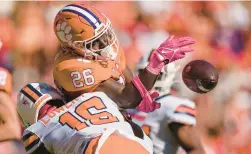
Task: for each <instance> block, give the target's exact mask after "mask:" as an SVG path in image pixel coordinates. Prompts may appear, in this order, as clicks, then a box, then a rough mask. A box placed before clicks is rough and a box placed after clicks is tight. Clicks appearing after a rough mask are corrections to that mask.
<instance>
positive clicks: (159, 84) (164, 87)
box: [136, 50, 179, 96]
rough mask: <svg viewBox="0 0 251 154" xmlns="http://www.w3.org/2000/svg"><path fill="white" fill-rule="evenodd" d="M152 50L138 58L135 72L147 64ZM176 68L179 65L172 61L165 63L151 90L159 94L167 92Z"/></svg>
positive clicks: (172, 82)
mask: <svg viewBox="0 0 251 154" xmlns="http://www.w3.org/2000/svg"><path fill="white" fill-rule="evenodd" d="M152 51H153V50H152ZM152 51H150V52H147V53H145V54H144V56H143V57H142V58H141V59H140V61H139V63H138V64H137V65H136V74H138V73H139V72H141V71H142V70H143V69H144V68H145V67H146V66H147V64H148V62H149V58H150V55H151V53H152ZM178 70H179V66H178V65H176V64H175V63H173V62H172V63H169V64H168V65H166V66H165V67H164V68H163V69H162V71H161V73H160V75H159V77H158V78H157V80H156V83H155V84H154V87H153V90H154V91H157V92H158V93H159V94H160V96H161V95H165V94H168V93H169V91H170V89H171V86H172V85H173V84H174V82H175V80H174V79H175V76H176V72H177V71H178Z"/></svg>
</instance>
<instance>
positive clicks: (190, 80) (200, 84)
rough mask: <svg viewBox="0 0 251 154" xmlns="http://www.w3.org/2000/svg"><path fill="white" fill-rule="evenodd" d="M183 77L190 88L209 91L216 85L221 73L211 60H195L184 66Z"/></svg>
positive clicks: (195, 90)
mask: <svg viewBox="0 0 251 154" xmlns="http://www.w3.org/2000/svg"><path fill="white" fill-rule="evenodd" d="M182 79H183V82H184V83H185V85H186V86H187V87H188V88H189V89H190V90H192V91H194V92H196V93H207V92H209V91H211V90H212V89H214V88H215V87H216V85H217V83H218V79H219V75H218V72H217V70H216V68H215V67H214V66H213V65H212V64H210V63H209V62H207V61H204V60H194V61H191V62H189V63H188V64H187V65H186V66H185V67H184V69H183V71H182Z"/></svg>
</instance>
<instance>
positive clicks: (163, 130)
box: [129, 95, 196, 154]
mask: <svg viewBox="0 0 251 154" xmlns="http://www.w3.org/2000/svg"><path fill="white" fill-rule="evenodd" d="M156 101H157V102H159V103H161V107H160V109H157V110H155V111H154V112H151V113H148V114H147V113H143V112H138V111H135V110H134V111H131V110H129V113H130V114H131V115H132V119H133V121H134V122H135V123H137V124H139V125H141V127H142V128H143V129H144V131H146V133H147V134H148V133H149V136H150V138H151V139H152V141H153V150H154V153H155V154H176V153H177V151H178V148H179V144H178V142H177V140H176V139H175V138H174V137H173V135H172V132H171V130H170V129H169V127H168V125H169V124H170V123H172V122H176V123H181V124H187V125H195V124H196V119H195V114H196V113H195V104H194V102H192V101H190V100H188V99H182V98H178V97H175V96H171V95H164V96H161V97H159V98H158V99H157V100H156Z"/></svg>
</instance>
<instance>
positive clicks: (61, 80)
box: [53, 56, 112, 91]
mask: <svg viewBox="0 0 251 154" xmlns="http://www.w3.org/2000/svg"><path fill="white" fill-rule="evenodd" d="M104 65H105V64H104ZM104 65H102V64H101V62H97V61H92V60H87V59H84V58H83V57H80V56H68V57H67V58H64V59H63V60H58V61H56V64H55V66H54V70H53V77H54V79H55V80H56V82H57V84H59V85H60V86H62V87H63V88H64V89H65V90H66V91H77V90H83V89H90V88H93V87H95V86H97V85H98V84H99V83H101V82H102V81H105V80H107V79H109V78H110V77H111V72H112V71H111V70H110V67H106V66H104Z"/></svg>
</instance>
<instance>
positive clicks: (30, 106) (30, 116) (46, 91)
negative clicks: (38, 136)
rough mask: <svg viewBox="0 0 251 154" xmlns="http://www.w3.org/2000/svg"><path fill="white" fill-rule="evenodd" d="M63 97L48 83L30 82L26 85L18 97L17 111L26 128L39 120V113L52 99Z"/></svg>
mask: <svg viewBox="0 0 251 154" xmlns="http://www.w3.org/2000/svg"><path fill="white" fill-rule="evenodd" d="M59 99H61V96H60V94H59V93H58V92H57V90H56V89H54V88H53V87H51V86H50V85H48V84H46V83H40V82H35V83H29V84H27V85H26V86H24V87H23V88H22V89H21V90H20V91H19V94H18V97H17V102H18V103H17V111H18V113H19V116H20V118H21V120H22V122H23V126H24V127H25V128H26V127H28V126H30V125H32V124H34V123H36V122H37V120H38V113H39V110H40V109H41V107H43V106H44V105H45V104H46V103H47V102H48V101H50V100H59Z"/></svg>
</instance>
